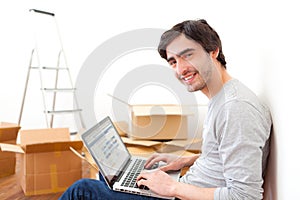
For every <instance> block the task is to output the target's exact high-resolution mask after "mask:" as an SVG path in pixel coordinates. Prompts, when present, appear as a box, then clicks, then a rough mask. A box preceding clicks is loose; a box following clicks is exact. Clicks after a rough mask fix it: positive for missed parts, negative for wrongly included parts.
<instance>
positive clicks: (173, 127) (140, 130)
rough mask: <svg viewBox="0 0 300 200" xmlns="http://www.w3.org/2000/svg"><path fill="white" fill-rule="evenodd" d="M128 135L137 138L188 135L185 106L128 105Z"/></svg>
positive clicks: (163, 138)
mask: <svg viewBox="0 0 300 200" xmlns="http://www.w3.org/2000/svg"><path fill="white" fill-rule="evenodd" d="M129 109H130V114H131V122H130V123H129V132H128V134H129V137H130V138H132V139H139V140H178V139H183V140H184V139H187V137H188V134H187V133H188V116H189V115H191V114H192V112H191V111H190V110H189V109H188V107H186V106H180V105H173V104H163V105H155V104H150V105H148V104H145V105H144V104H140V105H130V106H129Z"/></svg>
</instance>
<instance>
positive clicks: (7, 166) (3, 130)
mask: <svg viewBox="0 0 300 200" xmlns="http://www.w3.org/2000/svg"><path fill="white" fill-rule="evenodd" d="M19 129H20V126H18V125H17V124H14V123H8V122H0V143H7V144H15V143H16V138H17V134H18V131H19ZM15 168H16V154H15V153H12V152H1V151H0V178H2V177H5V176H9V175H12V174H14V173H15Z"/></svg>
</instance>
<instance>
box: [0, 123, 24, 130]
mask: <svg viewBox="0 0 300 200" xmlns="http://www.w3.org/2000/svg"><path fill="white" fill-rule="evenodd" d="M0 128H1V129H4V128H20V126H19V125H18V124H14V123H9V122H0Z"/></svg>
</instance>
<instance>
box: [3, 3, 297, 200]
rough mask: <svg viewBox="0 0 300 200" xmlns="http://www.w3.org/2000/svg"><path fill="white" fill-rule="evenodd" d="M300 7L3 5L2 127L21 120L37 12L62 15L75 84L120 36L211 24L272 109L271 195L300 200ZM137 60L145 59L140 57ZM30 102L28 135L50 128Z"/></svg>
mask: <svg viewBox="0 0 300 200" xmlns="http://www.w3.org/2000/svg"><path fill="white" fill-rule="evenodd" d="M296 5H297V4H296V1H292V0H287V1H283V0H282V1H259V0H255V1H248V2H244V1H237V0H236V1H234V0H230V1H211V2H210V1H199V0H197V1H183V2H174V1H138V0H129V1H116V0H114V1H91V0H88V1H71V0H68V1H59V0H51V1H50V0H45V1H39V0H36V1H33V0H29V1H22V0H11V1H6V2H5V3H4V2H3V1H2V2H1V3H0V22H1V23H0V25H1V33H0V55H1V56H0V58H1V59H0V66H1V67H0V80H1V84H0V91H1V99H0V121H8V122H17V121H18V115H19V110H20V104H21V99H22V92H23V87H24V82H25V75H26V70H27V66H28V62H29V54H30V51H31V49H32V44H31V41H30V40H29V39H28V38H30V34H29V33H30V28H29V26H28V21H27V20H28V17H27V15H28V13H29V12H28V10H29V9H30V8H36V9H41V10H46V11H50V12H54V13H55V14H56V18H57V20H58V25H59V28H60V32H61V36H62V40H63V45H64V48H65V51H66V54H67V58H68V63H69V66H70V67H71V72H72V76H73V77H74V80H76V77H77V74H78V72H79V71H80V68H81V66H82V64H83V63H84V61H85V59H86V58H87V57H88V56H89V55H90V53H91V52H92V51H93V50H94V49H95V48H97V47H98V46H99V45H101V44H102V43H103V42H105V41H107V40H109V39H110V38H111V37H113V36H115V35H118V34H120V33H123V32H126V31H130V30H134V29H139V28H161V29H168V28H170V27H171V26H172V25H174V24H175V23H177V22H180V21H183V20H186V19H196V18H205V19H207V21H208V22H209V23H210V24H211V25H212V26H213V27H214V28H215V29H216V30H217V31H218V32H219V34H220V36H221V39H222V41H223V48H224V53H225V55H226V58H227V62H228V70H229V72H230V73H231V74H232V75H233V76H235V77H237V78H239V79H240V80H241V81H243V82H244V83H245V84H247V85H248V86H249V87H250V88H252V89H253V90H254V91H255V92H256V93H258V94H259V95H260V96H261V97H262V98H263V99H264V100H265V101H266V102H267V103H268V104H269V106H270V108H271V110H272V114H273V120H274V140H273V143H274V146H273V149H274V150H273V156H275V159H274V160H273V161H272V165H273V168H272V170H273V174H272V180H273V183H276V184H275V186H276V187H275V190H274V187H273V191H272V192H271V193H270V195H269V196H273V199H299V197H300V194H299V192H298V191H297V186H298V185H299V184H298V182H299V179H300V172H299V170H298V169H300V166H299V165H300V164H299V162H298V161H297V159H298V157H299V156H298V149H297V146H298V145H299V143H298V141H299V140H300V136H299V134H298V132H299V131H298V126H297V124H298V123H297V120H298V114H299V111H300V109H299V107H300V106H299V102H300V99H299V98H300V97H299V96H300V95H298V94H297V92H298V90H299V89H298V88H297V86H299V85H300V80H299V78H298V77H299V71H300V70H299V67H300V66H299V62H298V58H299V46H300V41H299V35H300V31H299V21H298V19H299V18H300V16H299V15H300V14H298V13H299V11H298V9H297V6H296ZM103 56H105V55H103ZM155 59H156V58H155ZM136 61H137V62H140V61H141V60H140V59H138V57H137V60H136ZM130 62H131V63H132V61H130ZM147 62H148V61H146V63H144V64H147ZM36 95H37V94H36ZM162 99H163V100H164V98H162ZM200 99H202V98H200ZM147 100H148V99H147ZM30 101H31V102H34V103H32V104H27V105H26V106H27V107H28V108H27V109H28V110H30V113H29V114H27V115H26V118H25V119H24V121H23V125H22V127H25V128H31V127H36V126H40V125H41V124H42V123H43V120H42V116H41V117H37V116H38V115H39V114H36V113H39V112H38V111H39V108H38V107H39V106H38V101H35V98H32V99H31V100H30ZM200 101H202V100H200ZM104 107H106V108H104ZM107 107H109V106H103V109H107ZM28 110H27V112H28ZM25 111H26V110H25ZM34 111H36V112H34ZM95 112H96V113H97V112H99V111H97V110H96V111H95Z"/></svg>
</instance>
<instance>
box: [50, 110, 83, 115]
mask: <svg viewBox="0 0 300 200" xmlns="http://www.w3.org/2000/svg"><path fill="white" fill-rule="evenodd" d="M81 111H82V109H74V110H55V111H50V110H48V111H45V112H46V113H47V114H51V115H55V114H67V113H74V112H81Z"/></svg>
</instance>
